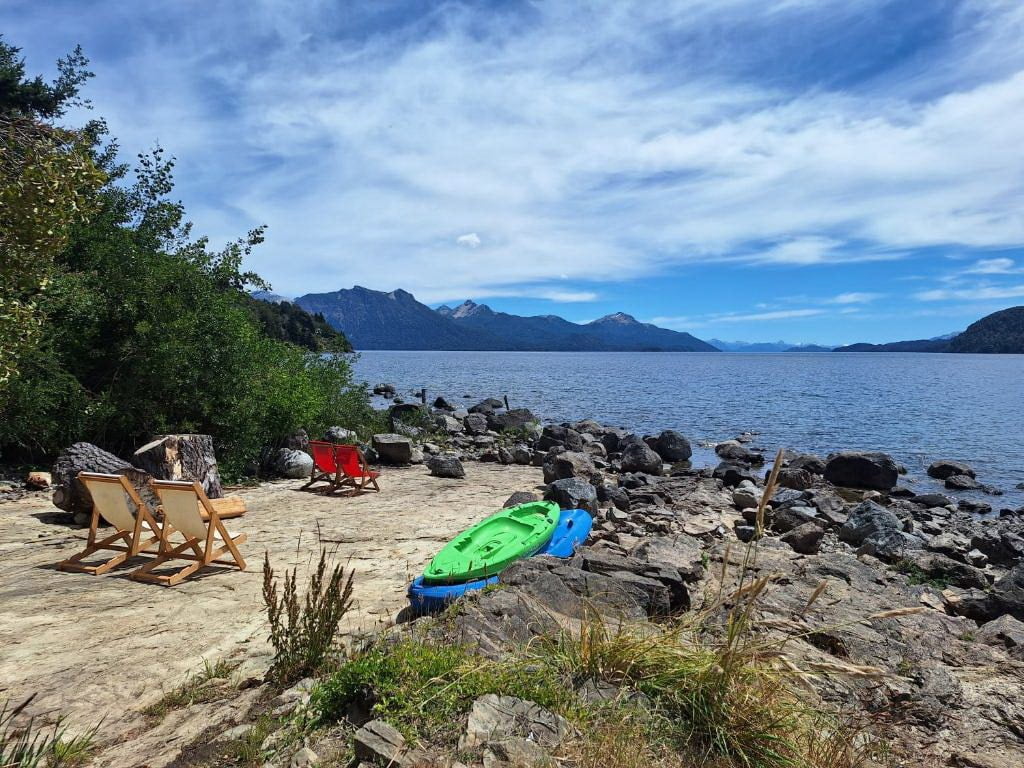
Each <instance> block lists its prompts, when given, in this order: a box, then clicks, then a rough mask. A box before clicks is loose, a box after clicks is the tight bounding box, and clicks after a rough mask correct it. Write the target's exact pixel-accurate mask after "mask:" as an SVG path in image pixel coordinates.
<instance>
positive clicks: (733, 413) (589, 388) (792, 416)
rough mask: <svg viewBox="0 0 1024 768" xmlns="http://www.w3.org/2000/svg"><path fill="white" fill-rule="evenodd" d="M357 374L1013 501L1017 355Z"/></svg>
mask: <svg viewBox="0 0 1024 768" xmlns="http://www.w3.org/2000/svg"><path fill="white" fill-rule="evenodd" d="M356 374H357V376H358V377H359V378H360V379H361V380H365V381H368V382H369V383H370V384H374V383H377V382H390V383H392V384H394V385H395V386H396V387H397V388H398V390H399V392H402V393H410V392H412V391H414V390H418V389H419V388H420V387H426V388H427V391H428V394H429V396H430V398H431V399H432V398H434V397H435V396H436V395H438V394H443V395H445V396H446V397H448V398H449V399H450V400H452V401H453V402H456V403H463V402H464V403H466V404H467V405H469V404H472V403H475V402H477V400H479V399H482V398H484V397H490V396H498V397H501V396H502V395H506V394H507V395H508V397H509V401H510V402H511V404H512V407H517V406H524V407H527V408H529V409H530V410H532V411H533V412H534V413H536V414H537V415H538V416H539V417H541V418H542V419H544V420H549V421H575V420H577V419H582V418H594V419H597V420H598V421H601V422H604V423H607V424H612V425H616V426H622V427H626V428H628V429H632V430H636V431H639V432H642V433H643V432H647V433H650V432H656V431H660V430H661V429H666V428H672V429H678V430H679V431H680V432H682V433H683V434H685V435H687V436H688V437H689V438H690V440H691V441H692V442H695V443H696V442H712V443H713V442H717V441H719V440H724V439H727V438H730V437H733V436H735V435H737V434H739V433H740V432H743V431H745V430H751V431H756V432H759V433H760V436H759V438H758V443H757V444H758V445H761V446H763V447H765V448H768V449H771V450H773V449H775V448H777V447H779V446H785V447H788V448H793V449H796V450H803V451H810V452H814V453H818V454H822V455H824V454H826V453H828V452H830V451H834V450H841V449H865V450H866V449H872V450H883V451H886V452H888V453H891V454H892V455H893V456H895V457H896V458H897V460H898V461H901V462H902V463H903V464H904V465H906V467H907V468H908V470H909V478H910V479H913V480H915V481H916V482H915V483H914V487H915V488H916V489H918V490H919V491H923V490H924V489H933V488H936V487H937V484H935V483H934V482H933V481H930V480H929V479H928V478H927V477H926V476H925V473H924V470H925V468H926V467H927V466H928V464H929V463H930V462H931V461H933V460H934V459H937V458H952V459H960V460H963V461H966V462H968V463H970V464H971V465H972V466H974V468H975V469H976V470H977V471H978V477H979V479H980V480H981V481H982V482H984V483H987V484H989V485H994V486H996V487H998V488H1000V489H1002V490H1003V491H1004V492H1005V494H1006V495H1005V496H1002V497H983V498H985V499H986V500H987V501H989V502H990V503H992V505H993V506H994V507H995V508H997V509H998V508H999V507H1000V506H1012V507H1018V506H1020V505H1021V504H1024V491H1019V490H1016V489H1015V488H1014V486H1015V485H1016V484H1017V483H1020V482H1024V355H940V354H935V355H932V354H915V353H907V354H899V353H886V354H878V353H875V354H872V353H843V354H799V353H783V354H750V355H743V354H714V353H631V352H610V353H604V352H591V353H564V352H511V353H509V352H382V351H368V352H363V353H361V356H360V357H359V359H358V361H357V362H356ZM466 394H468V395H471V398H470V399H466V400H463V395H466ZM407 399H409V398H408V397H407ZM695 447H696V446H695ZM713 459H714V457H713V454H711V453H710V452H709V451H706V450H704V451H700V452H695V460H696V462H697V463H698V464H701V463H711V462H712V461H713Z"/></svg>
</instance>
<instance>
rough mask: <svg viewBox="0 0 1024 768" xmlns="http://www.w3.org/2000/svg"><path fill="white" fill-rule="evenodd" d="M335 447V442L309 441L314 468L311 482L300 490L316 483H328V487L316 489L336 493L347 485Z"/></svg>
mask: <svg viewBox="0 0 1024 768" xmlns="http://www.w3.org/2000/svg"><path fill="white" fill-rule="evenodd" d="M334 449H335V444H334V443H325V442H322V441H320V440H310V441H309V450H310V451H311V452H312V453H313V470H312V472H310V475H309V482H308V483H306V484H305V485H304V486H302V488H300V489H299V490H302V491H304V490H306V489H308V488H310V486H312V485H314V484H316V483H328V486H327V487H326V488H317V489H315V490H316V491H318V492H320V493H334V492H335V491H336V490H338V489H339V488H342V487H343V486H345V485H346V483H345V481H344V478H343V477H342V473H341V467H339V466H338V460H337V456H336V453H335V450H334Z"/></svg>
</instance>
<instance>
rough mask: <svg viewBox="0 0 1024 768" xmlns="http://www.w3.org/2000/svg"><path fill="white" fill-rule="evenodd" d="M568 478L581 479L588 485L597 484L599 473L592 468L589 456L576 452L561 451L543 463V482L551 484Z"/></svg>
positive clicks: (592, 464)
mask: <svg viewBox="0 0 1024 768" xmlns="http://www.w3.org/2000/svg"><path fill="white" fill-rule="evenodd" d="M568 477H582V478H583V479H585V480H587V481H588V482H590V483H598V482H600V479H601V473H600V472H598V471H597V469H596V468H595V467H594V462H593V461H592V460H591V458H590V456H588V455H587V454H585V453H578V452H576V451H562V452H561V453H557V454H554V455H552V456H549V457H548V458H547V460H545V462H544V482H545V483H553V482H555V480H564V479H566V478H568Z"/></svg>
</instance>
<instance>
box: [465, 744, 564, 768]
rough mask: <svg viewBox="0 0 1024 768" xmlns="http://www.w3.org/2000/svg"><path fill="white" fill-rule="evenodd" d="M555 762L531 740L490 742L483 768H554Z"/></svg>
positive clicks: (485, 750)
mask: <svg viewBox="0 0 1024 768" xmlns="http://www.w3.org/2000/svg"><path fill="white" fill-rule="evenodd" d="M554 766H555V761H554V759H553V758H552V757H551V755H549V754H548V752H547V750H545V749H544V748H543V747H542V746H540V745H539V744H537V743H536V742H533V741H530V739H518V738H513V739H503V740H501V741H491V742H488V744H487V746H486V747H485V748H484V764H483V768H554Z"/></svg>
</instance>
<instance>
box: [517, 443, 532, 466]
mask: <svg viewBox="0 0 1024 768" xmlns="http://www.w3.org/2000/svg"><path fill="white" fill-rule="evenodd" d="M512 461H513V462H515V463H516V464H519V465H521V466H524V467H528V466H530V464H531V463H532V462H533V451H531V450H530V448H529V446H527V445H524V444H523V443H516V444H515V445H514V446H512Z"/></svg>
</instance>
